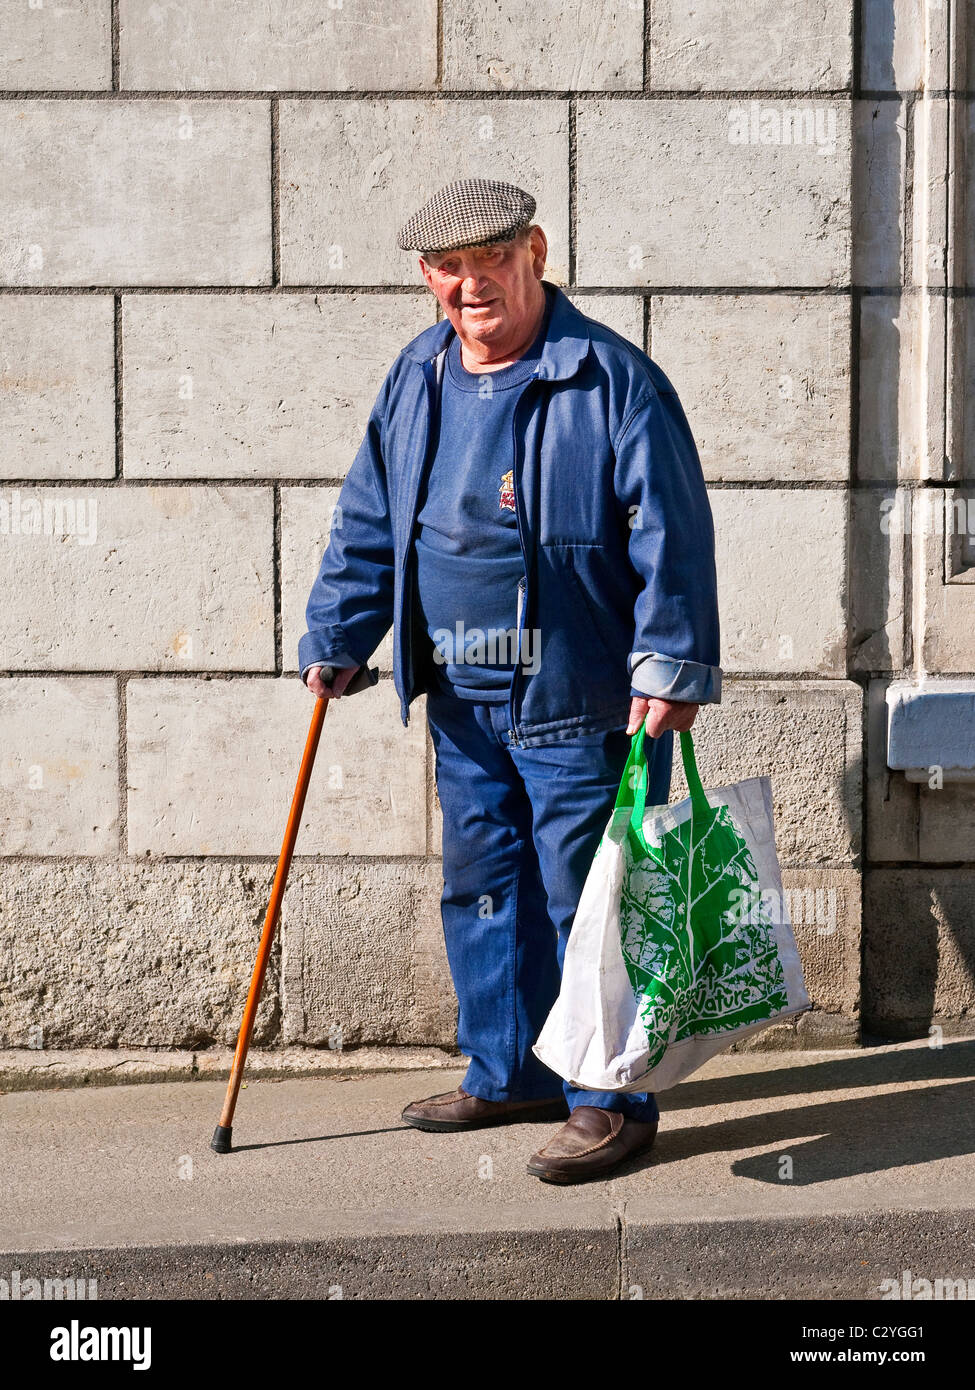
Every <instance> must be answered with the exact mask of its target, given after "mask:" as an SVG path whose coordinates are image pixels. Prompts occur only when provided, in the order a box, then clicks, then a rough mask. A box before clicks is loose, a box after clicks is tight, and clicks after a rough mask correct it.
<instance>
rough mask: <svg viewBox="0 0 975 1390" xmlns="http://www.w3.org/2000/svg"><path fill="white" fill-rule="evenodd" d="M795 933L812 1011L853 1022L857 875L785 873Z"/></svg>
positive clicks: (847, 871)
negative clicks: (838, 1016) (840, 1016)
mask: <svg viewBox="0 0 975 1390" xmlns="http://www.w3.org/2000/svg"><path fill="white" fill-rule="evenodd" d="M782 887H783V890H784V892H785V894H786V902H787V905H788V909H789V916H790V919H791V922H792V930H793V933H794V935H795V939H796V946H797V947H798V949H799V957H800V959H801V961H802V973H803V978H804V980H805V982H806V990H807V992H808V994H809V998H810V1000H811V1001H812V1004H813V1008H814V1009H817V1010H821V1011H822V1012H824V1013H827V1014H831V1015H843V1016H844V1017H845V1018H847V1019H853V1018H855V1016H856V1015H857V1013H858V1012H859V1008H860V895H861V881H860V873H859V871H858V870H857V869H818V868H817V869H785V870H783V873H782Z"/></svg>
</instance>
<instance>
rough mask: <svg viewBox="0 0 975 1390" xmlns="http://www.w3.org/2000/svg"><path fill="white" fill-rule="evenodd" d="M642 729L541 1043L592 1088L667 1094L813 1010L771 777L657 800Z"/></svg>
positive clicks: (553, 1060)
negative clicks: (735, 1046)
mask: <svg viewBox="0 0 975 1390" xmlns="http://www.w3.org/2000/svg"><path fill="white" fill-rule="evenodd" d="M644 736H645V730H644V728H643V727H641V728H640V730H639V731H638V732H637V733H636V734H635V735H634V736H633V743H632V746H631V748H630V755H629V758H628V759H627V764H626V767H625V769H624V771H623V778H622V781H621V783H620V790H619V795H618V796H617V799H616V806H615V808H614V810H613V814H612V816H611V817H610V820H609V823H608V825H607V827H606V830H605V832H604V834H603V837H602V839H601V841H600V843H599V847H598V849H597V850H596V854H595V857H594V859H593V863H592V867H591V869H590V871H589V875H588V877H587V879H586V882H585V885H584V888H583V891H582V896H581V898H580V900H579V906H578V909H577V911H576V914H575V918H574V921H573V925H572V930H571V932H570V934H569V940H568V944H567V946H566V951H565V959H564V962H563V969H562V986H561V990H560V993H559V997H558V999H557V1000H556V1003H555V1005H554V1007H553V1008H552V1011H551V1013H550V1014H549V1016H548V1018H547V1019H546V1021H545V1025H544V1027H543V1028H542V1031H541V1033H540V1034H539V1037H538V1041H537V1043H536V1044H535V1047H534V1049H533V1050H534V1052H535V1055H536V1056H537V1057H539V1058H540V1060H541V1061H542V1062H544V1063H545V1065H546V1066H547V1067H549V1068H550V1069H551V1070H552V1071H554V1072H556V1073H557V1074H558V1075H559V1076H562V1077H564V1078H565V1079H566V1080H567V1081H569V1082H571V1083H572V1084H573V1085H575V1086H579V1087H582V1088H583V1089H585V1090H587V1091H663V1090H666V1089H667V1087H669V1086H674V1085H676V1084H677V1082H679V1081H682V1080H683V1079H684V1078H685V1077H686V1076H689V1075H690V1074H691V1072H693V1071H695V1070H696V1069H697V1068H698V1067H700V1066H701V1065H702V1064H703V1063H704V1062H706V1061H707V1059H708V1058H709V1057H713V1056H714V1055H715V1054H716V1053H718V1052H721V1051H723V1050H724V1049H725V1048H726V1047H727V1046H728V1045H729V1043H732V1042H737V1041H738V1040H739V1039H741V1038H744V1037H747V1036H748V1035H749V1034H751V1033H755V1032H758V1031H759V1030H760V1029H762V1028H767V1027H768V1025H769V1024H770V1023H775V1022H777V1021H779V1020H781V1019H784V1018H789V1017H791V1016H793V1015H794V1014H798V1013H801V1012H803V1011H804V1010H805V1009H808V1008H809V1007H810V1005H809V996H808V995H807V993H806V989H805V985H804V983H803V978H802V967H801V965H800V963H799V953H798V951H797V950H796V944H795V940H794V938H793V935H792V926H791V923H790V920H789V913H788V909H787V904H786V901H785V897H784V894H783V891H782V878H781V873H780V871H779V862H778V858H777V856H776V853H775V834H774V827H773V823H772V786H771V782H770V781H769V779H768V777H751V778H749V779H748V780H746V781H743V782H736V783H735V784H734V785H732V786H728V787H718V788H715V789H714V790H711V791H708V792H705V790H704V788H703V787H702V785H701V779H700V777H699V775H698V770H697V764H696V762H695V758H694V746H693V742H692V739H691V735H690V734H689V733H684V734H681V736H680V742H681V755H682V758H683V763H684V772H685V775H686V778H687V786H688V789H689V791H690V795H689V796H688V797H687V798H685V800H683V801H680V802H678V803H676V804H675V805H673V806H651V807H647V806H646V792H647V763H646V756H645V751H644Z"/></svg>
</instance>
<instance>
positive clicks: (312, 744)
mask: <svg viewBox="0 0 975 1390" xmlns="http://www.w3.org/2000/svg"><path fill="white" fill-rule="evenodd" d="M327 707H328V700H322V699H317V700H316V701H315V708H314V710H313V711H312V716H311V727H310V728H309V730H308V738H307V739H306V741H305V751H304V753H303V754H302V758H301V767H300V768H299V769H298V782H297V785H296V786H295V794H294V797H293V798H292V801H291V811H290V813H289V815H288V824H287V828H286V829H285V832H284V844H283V845H282V846H281V854H280V857H279V858H278V868H277V873H276V874H275V875H274V884H273V886H272V888H271V899H270V902H269V903H268V905H267V914H266V916H265V918H264V930H263V931H262V932H261V944H260V946H259V947H258V951H257V960H256V961H255V962H254V973H253V975H252V976H251V987H250V989H249V991H248V993H247V1004H246V1005H245V1007H244V1017H243V1019H242V1020H241V1024H240V1033H239V1035H238V1037H237V1051H236V1052H235V1053H234V1064H233V1067H232V1068H231V1070H230V1081H229V1083H228V1086H227V1096H226V1099H225V1100H224V1103H223V1110H222V1111H221V1114H220V1123H219V1124H218V1125H217V1127H216V1129H215V1130H214V1131H213V1138H212V1139H211V1140H210V1148H211V1149H213V1151H214V1152H215V1153H218V1154H229V1153H230V1149H231V1143H230V1136H231V1134H232V1132H233V1124H234V1108H235V1107H236V1105H237V1095H238V1093H239V1091H240V1083H241V1080H242V1078H243V1075H244V1063H245V1062H246V1061H247V1049H248V1048H249V1047H250V1041H251V1033H252V1032H253V1031H254V1019H255V1018H256V1017H257V1006H258V1004H259V1003H260V1002H261V989H262V988H263V985H264V975H265V973H266V971H267V963H268V960H269V958H270V955H271V946H272V944H273V942H274V933H275V930H276V929H277V925H278V917H279V916H280V915H281V901H282V899H283V898H284V890H285V887H286V885H287V882H288V870H289V869H290V868H291V856H292V855H293V854H294V848H295V841H296V840H297V838H298V827H299V826H300V825H301V813H302V810H303V809H304V805H305V794H306V793H307V791H308V783H309V781H310V780H311V770H312V768H313V767H314V765H315V754H316V753H317V752H318V740H319V739H320V738H321V734H322V725H323V723H324V722H325V710H326V709H327Z"/></svg>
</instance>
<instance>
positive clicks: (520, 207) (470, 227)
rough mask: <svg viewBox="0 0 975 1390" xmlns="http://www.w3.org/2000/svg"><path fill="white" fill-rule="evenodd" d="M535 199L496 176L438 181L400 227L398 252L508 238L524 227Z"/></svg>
mask: <svg viewBox="0 0 975 1390" xmlns="http://www.w3.org/2000/svg"><path fill="white" fill-rule="evenodd" d="M534 213H535V199H534V198H533V197H532V195H531V194H530V193H526V192H525V190H524V189H523V188H516V187H515V185H514V184H513V183H499V182H498V181H497V179H457V180H455V181H454V182H453V183H447V184H444V186H443V188H441V189H439V190H438V191H437V192H436V193H434V195H433V197H432V198H431V199H430V201H429V202H427V203H424V204H423V207H422V208H420V210H419V212H415V213H414V214H413V216H412V217H411V218H410V220H409V221H408V222H407V223H406V225H405V226H404V227H402V228H401V230H400V233H399V235H398V237H397V238H396V241H397V244H398V245H399V247H400V249H401V250H403V251H456V250H457V248H458V247H460V246H490V245H491V244H492V242H495V241H509V240H510V239H511V237H513V236H514V235H515V233H516V232H517V231H518V230H519V229H520V228H521V227H527V226H528V225H529V223H530V222H531V220H532V217H533V216H534Z"/></svg>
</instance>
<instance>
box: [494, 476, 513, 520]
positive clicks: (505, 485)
mask: <svg viewBox="0 0 975 1390" xmlns="http://www.w3.org/2000/svg"><path fill="white" fill-rule="evenodd" d="M498 507H499V509H500V510H501V511H504V510H505V509H507V510H508V511H509V512H513V511H514V509H515V474H514V469H513V468H509V469H508V471H507V473H504V474H502V477H501V486H500V487H499V488H498Z"/></svg>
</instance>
